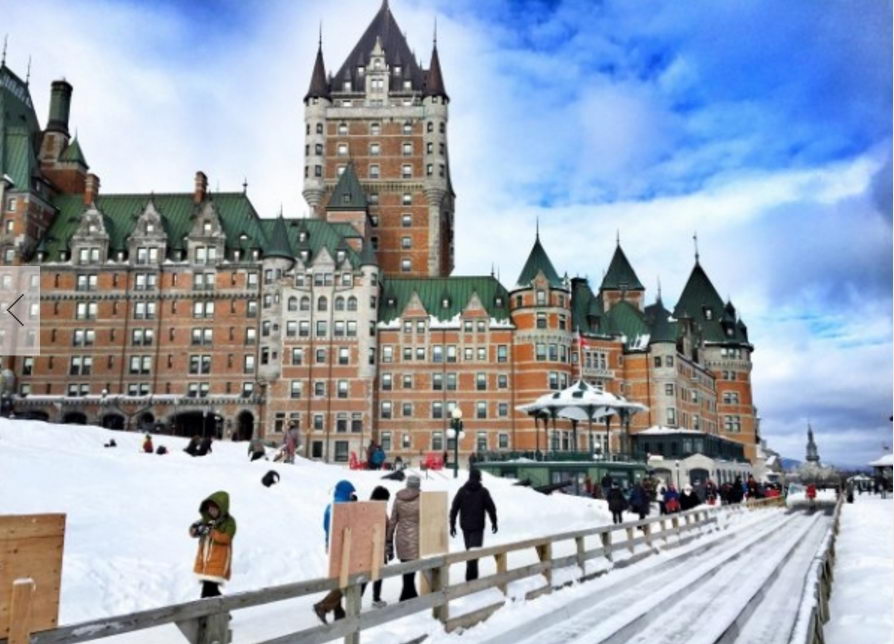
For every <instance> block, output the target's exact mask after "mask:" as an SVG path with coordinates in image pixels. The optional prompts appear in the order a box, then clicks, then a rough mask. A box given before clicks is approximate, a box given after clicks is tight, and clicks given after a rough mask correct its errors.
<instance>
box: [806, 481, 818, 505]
mask: <svg viewBox="0 0 894 644" xmlns="http://www.w3.org/2000/svg"><path fill="white" fill-rule="evenodd" d="M807 498H808V499H810V502H811V503H813V501H814V499H816V485H815V484H813V483H811V484H810V485H808V486H807Z"/></svg>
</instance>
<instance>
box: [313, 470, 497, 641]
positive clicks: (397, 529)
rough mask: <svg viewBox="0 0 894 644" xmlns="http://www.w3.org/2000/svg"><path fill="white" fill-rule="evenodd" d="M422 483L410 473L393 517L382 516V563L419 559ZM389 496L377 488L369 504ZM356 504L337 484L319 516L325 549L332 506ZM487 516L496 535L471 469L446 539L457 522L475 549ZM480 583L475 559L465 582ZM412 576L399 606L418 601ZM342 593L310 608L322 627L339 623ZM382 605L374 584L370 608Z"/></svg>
mask: <svg viewBox="0 0 894 644" xmlns="http://www.w3.org/2000/svg"><path fill="white" fill-rule="evenodd" d="M421 484H422V481H421V480H420V478H419V476H417V475H415V474H411V475H410V476H408V477H407V478H406V486H405V487H404V488H403V489H402V490H400V491H399V492H398V493H397V494H396V495H395V496H394V503H393V504H392V506H391V512H390V514H388V513H387V512H386V519H385V525H386V530H385V535H386V536H385V553H384V556H385V563H388V562H389V561H392V560H393V559H394V558H395V557H397V559H398V560H399V561H401V562H406V561H413V560H415V559H419V557H420V552H419V528H420V526H419V501H420V488H421ZM390 497H391V494H390V493H389V491H388V489H387V488H385V487H383V486H377V487H376V488H375V489H374V490H373V491H372V494H371V495H370V500H371V501H384V502H385V503H387V502H388V501H389V500H390ZM356 500H357V492H356V489H355V488H354V485H353V484H352V483H351V482H350V481H346V480H342V481H339V482H338V484H337V485H336V486H335V492H334V494H333V498H332V503H330V504H329V505H327V506H326V510H325V511H324V513H323V531H324V534H325V538H326V548H327V549H328V547H329V526H330V520H331V516H332V505H333V504H335V503H350V502H351V501H356ZM485 517H487V518H488V519H489V520H490V525H491V531H492V532H493V533H494V534H496V532H497V508H496V505H495V504H494V502H493V499H492V498H491V495H490V492H489V491H488V490H487V488H486V487H484V486H483V485H482V484H481V472H480V471H479V470H477V469H473V470H471V471H470V472H469V480H468V481H466V483H465V484H463V486H462V487H461V488H460V489H459V491H458V492H457V494H456V496H455V497H454V498H453V502H452V504H451V506H450V517H449V522H450V535H451V536H456V534H457V533H456V522H457V518H458V519H459V527H460V529H461V530H462V533H463V541H464V543H465V546H466V549H467V550H469V549H471V548H477V547H480V546H482V545H483V544H484V529H485V526H486V522H485ZM477 578H478V560H477V559H473V560H469V561H467V562H466V580H467V581H470V580H472V579H477ZM365 590H366V585H365V584H364V585H363V586H361V594H362V593H363V592H365ZM417 596H418V593H417V591H416V573H415V572H410V573H405V574H404V575H403V578H402V580H401V592H400V598H399V601H406V600H408V599H413V598H414V597H417ZM341 600H342V591H341V589H338V588H336V589H334V590H332V591H330V592H329V593H328V594H327V595H326V596H325V597H324V598H323V599H322V600H320V601H319V602H317V603H316V604H314V606H313V610H314V613H316V615H317V617H318V618H319V619H320V620H321V621H322V622H323V623H326V616H327V615H328V614H329V613H332V614H333V617H334V619H342V618H343V617H344V616H345V611H344V608H342V605H341ZM384 605H385V602H384V601H383V600H382V580H381V579H380V580H378V581H375V582H374V583H373V606H375V607H377V608H379V607H382V606H384Z"/></svg>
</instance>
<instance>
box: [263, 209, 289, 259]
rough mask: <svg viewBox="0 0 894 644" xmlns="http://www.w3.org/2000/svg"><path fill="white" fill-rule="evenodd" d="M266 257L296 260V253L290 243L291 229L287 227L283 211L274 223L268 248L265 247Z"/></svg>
mask: <svg viewBox="0 0 894 644" xmlns="http://www.w3.org/2000/svg"><path fill="white" fill-rule="evenodd" d="M264 257H282V258H284V259H288V260H291V261H294V259H295V253H294V251H293V250H292V245H291V244H290V243H289V231H288V229H287V228H286V220H285V219H284V218H283V216H282V213H280V214H279V217H277V218H276V222H275V223H274V224H273V232H272V234H271V235H270V239H269V240H268V242H267V248H265V249H264Z"/></svg>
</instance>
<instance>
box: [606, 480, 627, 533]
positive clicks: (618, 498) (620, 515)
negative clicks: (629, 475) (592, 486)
mask: <svg viewBox="0 0 894 644" xmlns="http://www.w3.org/2000/svg"><path fill="white" fill-rule="evenodd" d="M606 498H607V499H608V509H609V510H610V511H611V513H612V523H623V522H624V510H625V509H626V508H627V501H625V500H624V493H623V492H621V488H619V487H618V484H617V483H614V482H613V483H612V486H611V487H610V488H609V489H608V493H607V494H606Z"/></svg>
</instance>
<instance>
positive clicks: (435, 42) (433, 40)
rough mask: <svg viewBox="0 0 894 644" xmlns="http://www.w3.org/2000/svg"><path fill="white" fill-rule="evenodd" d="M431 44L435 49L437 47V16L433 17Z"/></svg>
mask: <svg viewBox="0 0 894 644" xmlns="http://www.w3.org/2000/svg"><path fill="white" fill-rule="evenodd" d="M431 42H432V45H434V46H435V47H437V46H438V17H437V16H435V32H434V34H433V35H432V40H431Z"/></svg>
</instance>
